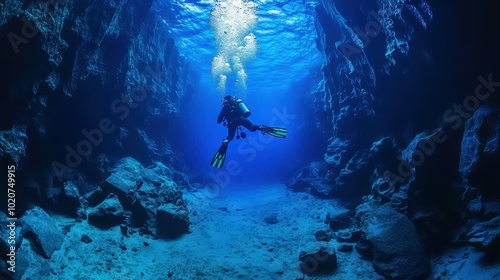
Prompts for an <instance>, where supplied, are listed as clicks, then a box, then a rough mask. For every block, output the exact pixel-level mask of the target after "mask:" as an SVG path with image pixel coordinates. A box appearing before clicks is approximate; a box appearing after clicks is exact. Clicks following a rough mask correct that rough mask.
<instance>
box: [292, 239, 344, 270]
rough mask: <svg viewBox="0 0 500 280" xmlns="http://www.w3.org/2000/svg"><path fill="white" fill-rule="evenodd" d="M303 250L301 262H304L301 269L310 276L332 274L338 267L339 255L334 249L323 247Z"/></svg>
mask: <svg viewBox="0 0 500 280" xmlns="http://www.w3.org/2000/svg"><path fill="white" fill-rule="evenodd" d="M312 246H313V245H311V248H308V249H307V250H302V251H301V252H300V254H299V261H301V262H302V264H301V266H300V269H301V270H302V272H304V273H305V274H308V275H318V274H330V273H333V272H334V271H335V270H336V269H337V267H338V264H337V254H336V253H335V250H334V249H333V248H327V247H324V246H321V247H319V248H317V246H316V247H315V248H313V247H312Z"/></svg>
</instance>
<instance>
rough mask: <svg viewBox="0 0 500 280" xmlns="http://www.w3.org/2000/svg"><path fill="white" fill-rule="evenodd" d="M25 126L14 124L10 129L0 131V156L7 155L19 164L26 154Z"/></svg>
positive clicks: (26, 137) (26, 138)
mask: <svg viewBox="0 0 500 280" xmlns="http://www.w3.org/2000/svg"><path fill="white" fill-rule="evenodd" d="M27 143H28V136H26V126H19V125H16V126H14V127H13V128H12V129H11V130H7V131H0V158H1V157H4V156H7V157H10V159H11V160H12V161H14V162H15V163H16V165H19V162H20V160H21V159H23V158H24V157H25V156H26V144H27Z"/></svg>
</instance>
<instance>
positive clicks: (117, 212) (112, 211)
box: [88, 193, 124, 228]
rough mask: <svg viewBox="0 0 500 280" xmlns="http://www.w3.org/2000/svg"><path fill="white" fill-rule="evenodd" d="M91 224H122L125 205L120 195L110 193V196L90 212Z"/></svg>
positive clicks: (107, 225) (110, 225) (109, 225)
mask: <svg viewBox="0 0 500 280" xmlns="http://www.w3.org/2000/svg"><path fill="white" fill-rule="evenodd" d="M88 219H89V224H91V225H94V226H97V227H100V228H110V227H114V226H117V225H119V224H121V223H122V222H123V220H124V212H123V207H122V205H121V204H120V201H119V200H118V197H117V196H116V195H115V194H113V193H110V194H109V195H108V197H107V198H106V199H105V200H104V201H103V202H101V203H100V204H99V205H97V206H96V207H94V208H93V209H92V210H90V211H89V213H88Z"/></svg>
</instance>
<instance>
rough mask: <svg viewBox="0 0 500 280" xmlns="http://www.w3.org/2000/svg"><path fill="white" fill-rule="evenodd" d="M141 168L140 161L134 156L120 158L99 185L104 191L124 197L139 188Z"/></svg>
mask: <svg viewBox="0 0 500 280" xmlns="http://www.w3.org/2000/svg"><path fill="white" fill-rule="evenodd" d="M143 169H144V168H143V167H142V165H141V163H140V162H138V161H137V160H135V159H134V158H131V157H125V158H122V159H120V161H119V162H118V164H117V165H116V166H115V167H114V168H113V170H112V173H111V175H110V176H109V177H108V178H106V180H105V181H104V183H103V184H102V185H101V187H102V189H103V190H104V191H107V192H111V193H114V194H116V195H118V196H119V197H122V198H124V197H125V196H126V195H131V194H133V193H134V192H135V191H137V189H138V188H139V186H140V182H141V181H142V174H143Z"/></svg>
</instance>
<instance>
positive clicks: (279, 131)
mask: <svg viewBox="0 0 500 280" xmlns="http://www.w3.org/2000/svg"><path fill="white" fill-rule="evenodd" d="M250 114H251V112H250V110H248V108H247V106H246V105H245V103H243V101H242V100H241V99H240V98H238V97H236V96H231V95H227V96H225V97H224V99H223V100H222V109H221V111H220V113H219V116H218V117H217V123H218V124H220V123H221V122H222V123H223V124H224V126H227V131H228V135H227V137H226V138H225V139H223V140H222V145H221V146H220V148H219V150H218V151H217V153H215V155H214V157H213V159H212V163H211V165H212V166H213V167H215V168H221V167H222V165H224V161H225V160H226V151H227V147H228V145H229V142H230V141H231V140H233V138H234V135H235V134H236V131H237V130H238V131H239V134H238V135H237V136H236V139H240V137H241V138H245V137H246V133H245V132H243V131H241V126H244V127H245V128H246V129H248V130H249V131H251V132H255V131H257V130H260V131H261V132H262V133H267V134H269V135H271V136H274V137H278V138H285V137H286V134H287V129H286V128H282V127H270V126H266V125H254V124H253V123H252V122H251V121H250V120H249V119H248V117H249V116H250Z"/></svg>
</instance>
